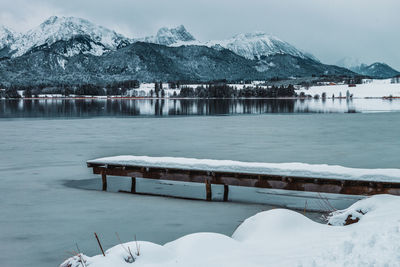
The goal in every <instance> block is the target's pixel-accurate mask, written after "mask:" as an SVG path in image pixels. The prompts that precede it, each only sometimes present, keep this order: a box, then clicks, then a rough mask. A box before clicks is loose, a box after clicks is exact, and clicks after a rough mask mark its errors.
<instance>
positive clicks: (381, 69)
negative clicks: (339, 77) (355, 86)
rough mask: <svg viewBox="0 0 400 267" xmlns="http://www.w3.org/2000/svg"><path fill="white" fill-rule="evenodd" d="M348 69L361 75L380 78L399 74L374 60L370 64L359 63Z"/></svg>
mask: <svg viewBox="0 0 400 267" xmlns="http://www.w3.org/2000/svg"><path fill="white" fill-rule="evenodd" d="M350 70H352V71H354V72H356V73H359V74H362V75H366V76H370V77H372V78H380V79H386V78H392V77H394V76H396V75H399V74H400V72H398V71H397V70H395V69H393V68H392V67H390V66H389V65H387V64H385V63H381V62H375V63H373V64H371V65H366V64H361V65H359V66H356V67H352V68H350Z"/></svg>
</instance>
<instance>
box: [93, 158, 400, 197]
mask: <svg viewBox="0 0 400 267" xmlns="http://www.w3.org/2000/svg"><path fill="white" fill-rule="evenodd" d="M87 166H88V167H89V168H93V173H94V174H100V175H101V178H102V184H103V190H104V191H106V190H107V176H126V177H130V178H131V181H132V184H131V190H130V193H137V192H136V178H147V179H159V180H170V181H180V182H194V183H204V184H205V191H206V200H208V201H211V199H212V190H211V185H212V184H215V185H223V186H224V194H223V200H224V201H227V200H228V197H229V186H245V187H257V188H270V189H283V190H294V191H304V192H320V193H334V194H348V195H374V194H393V195H400V178H399V182H397V181H396V180H388V181H373V180H365V179H364V180H363V179H359V180H354V179H337V178H326V177H324V178H322V177H320V178H318V177H303V176H285V175H273V174H265V173H243V172H234V171H211V170H208V169H204V170H200V169H190V168H186V169H182V168H176V167H168V166H162V167H161V166H148V165H147V166H145V165H140V164H129V165H128V164H119V163H109V162H101V161H88V162H87ZM140 194H143V193H140Z"/></svg>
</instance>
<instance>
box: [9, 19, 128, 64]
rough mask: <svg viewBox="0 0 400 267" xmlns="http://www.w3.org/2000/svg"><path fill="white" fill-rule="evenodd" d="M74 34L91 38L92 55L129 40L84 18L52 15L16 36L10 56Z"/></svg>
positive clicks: (19, 54) (71, 53) (21, 53)
mask: <svg viewBox="0 0 400 267" xmlns="http://www.w3.org/2000/svg"><path fill="white" fill-rule="evenodd" d="M76 36H86V37H89V38H90V39H91V40H92V43H93V49H91V50H89V51H87V52H88V53H90V54H94V55H101V54H102V53H104V52H105V51H108V50H116V49H117V48H118V47H119V46H120V45H121V44H123V43H126V42H129V41H130V40H129V39H128V38H126V37H124V36H122V35H121V34H118V33H116V32H115V31H112V30H109V29H107V28H105V27H102V26H98V25H95V24H93V23H91V22H90V21H88V20H85V19H81V18H76V17H57V16H53V17H50V18H48V19H47V20H46V21H44V22H43V23H42V24H40V25H39V26H37V27H35V28H33V29H31V30H29V31H28V32H27V33H25V34H23V35H21V36H20V37H19V38H17V39H16V40H15V42H14V43H13V44H12V45H11V50H13V54H12V57H18V56H21V55H23V54H25V53H26V52H28V51H29V50H32V49H34V48H36V47H40V46H43V45H45V46H50V45H52V44H54V43H56V42H57V41H69V40H71V39H72V38H74V37H76ZM79 51H80V50H79V47H78V48H77V49H76V50H75V51H68V53H66V56H72V55H74V54H76V53H78V52H79Z"/></svg>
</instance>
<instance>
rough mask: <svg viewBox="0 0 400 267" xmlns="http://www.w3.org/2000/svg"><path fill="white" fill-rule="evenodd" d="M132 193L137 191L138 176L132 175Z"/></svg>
mask: <svg viewBox="0 0 400 267" xmlns="http://www.w3.org/2000/svg"><path fill="white" fill-rule="evenodd" d="M131 193H136V178H135V177H132V185H131Z"/></svg>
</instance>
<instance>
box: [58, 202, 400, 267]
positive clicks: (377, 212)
mask: <svg viewBox="0 0 400 267" xmlns="http://www.w3.org/2000/svg"><path fill="white" fill-rule="evenodd" d="M399 205H400V197H398V196H390V195H379V196H373V197H370V198H367V199H364V200H361V201H359V202H357V203H355V204H353V205H352V206H350V207H349V208H348V209H346V210H343V211H337V212H334V213H333V214H331V216H330V218H329V222H330V223H332V224H334V225H342V224H341V222H343V218H345V217H347V215H349V214H353V213H355V212H358V211H360V210H361V211H363V212H365V214H364V215H363V216H362V218H361V219H360V220H359V221H358V222H357V223H355V224H352V225H349V226H331V225H327V224H319V223H316V222H313V221H311V220H309V219H308V218H306V217H305V216H303V215H302V214H300V213H297V212H294V211H290V210H285V209H274V210H269V211H265V212H260V213H258V214H256V215H254V216H252V217H250V218H248V219H247V220H245V221H244V222H243V223H242V224H241V225H240V226H239V227H238V229H237V230H236V231H235V232H234V233H233V235H232V237H228V236H225V235H221V234H216V233H196V234H190V235H187V236H184V237H182V238H179V239H177V240H175V241H172V242H170V243H167V244H165V245H164V246H160V245H157V244H153V243H150V242H143V241H141V242H138V243H136V242H129V243H125V244H123V245H117V246H115V247H113V248H111V249H109V250H107V251H106V256H105V257H104V256H102V255H98V256H94V257H88V256H85V255H80V256H75V257H73V258H70V259H68V260H67V261H65V262H64V263H63V264H61V266H62V267H66V266H80V265H79V264H80V263H79V260H80V259H83V260H84V261H85V263H86V266H91V267H103V266H114V267H118V266H399V262H400V261H399V260H400V212H399V211H398V207H399ZM128 247H129V250H130V251H132V253H133V254H134V255H133V256H134V258H135V261H134V262H132V263H129V262H127V258H128V257H129V253H128V252H127V251H128V249H127V248H128ZM138 247H139V248H140V253H139V255H138V253H136V252H137V248H138ZM68 264H69V265H68Z"/></svg>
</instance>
